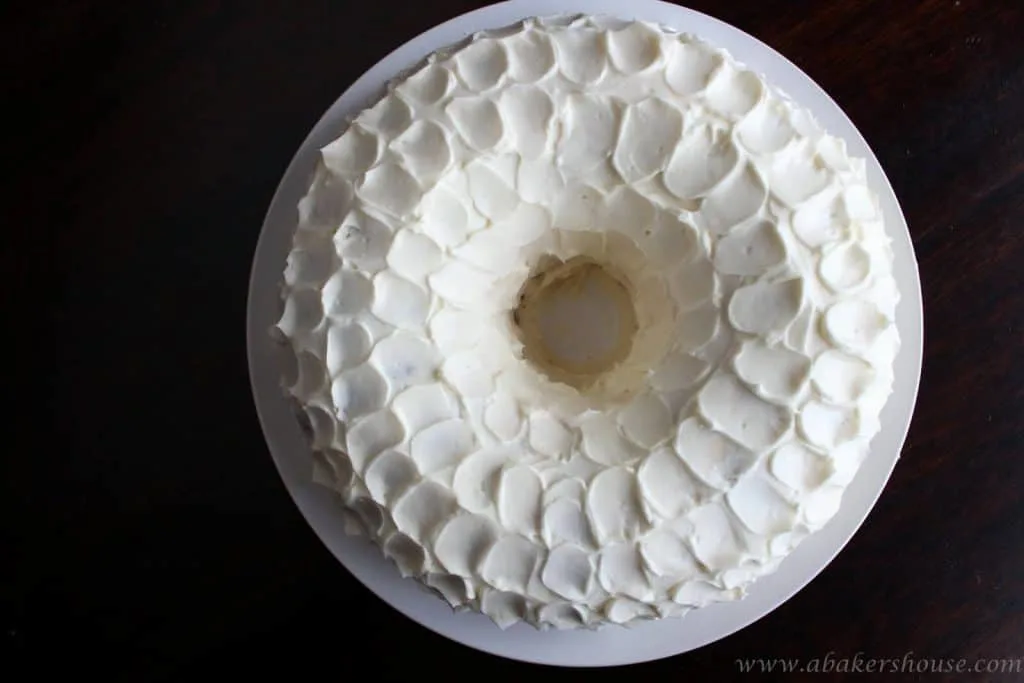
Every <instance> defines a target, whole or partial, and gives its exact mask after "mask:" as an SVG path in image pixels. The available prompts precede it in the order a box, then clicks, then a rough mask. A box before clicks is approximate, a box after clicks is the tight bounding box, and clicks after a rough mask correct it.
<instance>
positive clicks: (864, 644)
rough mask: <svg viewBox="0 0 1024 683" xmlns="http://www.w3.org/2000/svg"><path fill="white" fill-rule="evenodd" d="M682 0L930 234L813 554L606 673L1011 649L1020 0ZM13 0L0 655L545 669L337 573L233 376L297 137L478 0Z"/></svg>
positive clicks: (1022, 568) (1020, 226)
mask: <svg viewBox="0 0 1024 683" xmlns="http://www.w3.org/2000/svg"><path fill="white" fill-rule="evenodd" d="M691 4H692V5H693V6H694V7H695V8H696V9H700V10H703V11H706V12H708V13H711V14H714V15H716V16H718V17H719V18H721V19H723V20H725V21H728V22H730V23H732V24H734V25H736V26H738V27H739V28H741V29H743V30H745V31H747V32H749V33H751V34H753V35H755V36H757V37H758V38H760V39H762V40H764V41H765V42H767V43H768V44H770V45H771V46H773V47H775V48H776V49H778V50H780V51H781V52H782V53H784V54H785V55H787V56H788V57H789V58H790V59H792V60H793V61H794V62H796V63H797V64H798V65H799V66H800V67H801V68H803V69H804V70H805V71H806V72H807V73H808V74H810V76H811V77H813V78H814V79H815V80H817V81H818V82H819V83H820V84H821V85H822V86H823V87H824V88H825V89H826V90H827V91H828V92H829V93H830V94H831V95H832V96H833V97H834V98H835V99H836V100H837V101H838V102H839V104H840V105H841V106H842V107H843V108H844V109H845V110H846V111H847V112H848V113H849V115H850V116H851V118H852V119H853V120H854V122H855V123H856V124H857V125H858V126H859V127H860V129H861V131H863V133H864V135H865V136H866V138H867V139H868V141H869V142H870V144H871V145H872V147H873V148H874V150H875V152H876V154H877V155H878V157H879V159H880V161H881V162H882V165H883V167H884V168H885V169H886V171H887V173H888V174H889V177H890V179H891V180H892V183H893V185H894V186H895V189H896V193H897V194H898V196H899V197H900V199H901V201H902V203H903V207H904V210H905V211H906V215H907V219H908V220H909V222H910V229H911V232H912V233H913V238H914V245H915V248H916V250H917V256H918V259H919V260H920V265H921V276H922V280H923V286H924V300H925V321H926V326H927V330H926V342H925V366H924V375H923V381H922V385H921V395H920V400H919V403H918V407H917V413H916V416H915V418H914V422H913V426H912V428H911V430H910V436H909V439H908V441H907V445H906V448H905V450H904V453H903V457H902V460H901V461H900V462H899V464H898V466H897V468H896V471H895V473H894V475H893V477H892V480H891V482H890V484H889V485H888V487H887V488H886V490H885V492H884V494H883V496H882V498H881V500H880V502H879V503H878V505H877V507H876V508H875V509H874V511H873V512H872V514H871V516H870V518H869V519H868V521H867V523H866V524H865V525H864V527H863V528H862V530H861V531H860V532H859V533H858V534H857V535H856V537H855V538H854V540H853V541H852V542H851V544H850V545H849V546H848V548H847V549H846V550H845V551H843V553H842V554H841V555H840V556H839V558H838V559H837V560H836V561H835V562H834V563H833V564H832V565H831V566H829V568H828V569H826V570H825V571H824V572H823V573H822V574H821V576H820V577H819V578H817V579H816V580H815V581H814V582H813V583H811V585H809V586H808V587H807V588H806V589H805V590H803V591H802V592H801V593H799V594H798V595H797V596H796V597H795V598H793V599H792V600H791V601H789V602H788V603H787V604H785V605H784V606H783V607H781V608H780V609H778V610H777V611H775V612H774V613H772V614H771V615H769V616H768V617H766V618H764V619H763V620H761V621H760V622H758V623H756V624H754V625H753V626H750V627H749V628H747V629H745V630H743V631H742V632H740V633H738V634H736V635H734V636H732V637H730V638H728V639H726V640H724V641H721V642H718V643H716V644H714V645H711V646H708V647H706V648H703V649H701V650H699V651H696V652H693V653H690V654H686V655H683V656H680V657H676V658H673V659H669V660H665V661H662V662H658V663H652V664H647V665H642V666H639V667H636V668H635V669H633V670H631V671H629V672H626V671H616V670H613V671H610V672H605V673H603V674H599V675H602V676H608V677H616V678H615V679H614V680H626V677H629V678H630V679H633V678H634V677H636V678H642V679H647V680H671V681H685V680H711V681H723V680H728V679H730V678H733V677H736V678H739V679H746V678H749V677H750V676H749V675H741V674H740V673H739V672H738V668H737V664H736V660H737V659H738V658H741V657H765V658H778V657H800V658H804V660H805V661H809V660H811V659H812V658H824V657H826V656H827V655H828V654H829V653H832V656H833V657H844V656H849V657H853V656H854V655H856V653H858V652H860V653H862V654H863V656H865V657H875V658H880V657H904V656H906V655H907V653H912V654H911V655H910V656H911V657H913V658H915V659H916V658H920V657H929V658H954V659H956V658H965V659H967V660H968V661H969V662H971V663H972V664H973V662H974V661H975V659H976V658H1008V657H1013V658H1021V657H1024V419H1022V418H1024V416H1022V406H1024V363H1022V361H1021V353H1022V351H1024V345H1022V341H1024V339H1022V333H1024V289H1022V285H1024V280H1022V272H1024V4H1022V3H1019V2H1016V1H1014V0H1002V1H995V0H923V1H919V2H909V1H902V0H859V1H858V0H847V1H844V2H818V1H817V0H800V1H794V0H760V1H759V2H746V1H743V2H740V1H739V0H736V1H723V0H715V1H712V0H701V1H699V2H693V3H691ZM23 5H24V6H23V7H21V8H17V7H12V6H10V5H8V6H6V9H5V10H4V13H5V16H4V19H3V22H2V24H0V25H2V27H3V33H4V38H3V40H0V51H2V55H3V59H4V61H5V66H6V67H7V68H6V69H5V91H6V93H7V96H6V97H5V98H4V107H5V108H7V109H9V110H11V111H12V112H13V113H14V115H15V117H16V119H17V124H16V125H11V124H8V128H7V131H5V132H8V135H9V136H10V138H11V139H10V140H9V142H8V143H7V144H6V145H5V146H4V157H5V167H6V168H7V170H8V173H7V174H5V176H6V177H7V180H6V181H5V182H4V191H5V194H7V195H8V199H7V201H5V202H4V206H5V209H6V210H7V218H6V220H5V221H4V228H5V230H6V231H7V233H8V234H9V235H11V236H15V235H17V236H21V237H26V236H27V237H29V238H30V239H29V241H30V242H31V243H32V244H31V245H30V247H31V248H30V251H28V252H24V251H16V250H14V249H13V248H8V249H5V250H4V252H5V253H4V260H5V262H6V264H5V265H6V266H7V269H6V272H8V273H9V278H8V282H7V285H6V288H7V297H8V300H12V299H14V300H18V301H20V302H23V303H24V302H28V304H29V305H28V308H29V309H32V310H33V311H35V313H36V314H37V315H36V316H35V317H28V318H24V319H23V320H25V321H32V322H31V323H29V322H24V323H19V320H20V319H21V318H8V320H7V321H6V327H5V331H6V334H5V336H6V337H8V339H9V340H11V339H13V340H14V341H15V343H17V344H21V345H23V346H24V349H23V354H26V355H21V356H16V357H14V360H12V361H9V368H8V370H9V372H11V373H12V374H11V375H10V376H9V380H8V384H7V391H8V393H9V395H10V396H11V397H13V398H14V399H16V400H19V401H20V400H22V397H23V396H27V395H28V394H23V393H22V387H24V388H25V389H26V390H28V389H31V388H33V387H40V386H42V387H43V395H42V396H41V397H40V398H39V399H38V400H37V399H35V398H32V399H31V400H29V399H28V398H25V399H24V402H25V403H27V404H28V405H27V406H25V407H27V408H28V410H27V411H26V412H28V413H32V414H34V415H36V416H38V415H40V414H41V415H43V416H44V417H45V418H46V419H47V420H48V421H50V424H47V425H46V427H45V428H44V429H43V430H39V429H38V428H36V429H34V430H32V431H31V432H30V433H29V434H28V435H27V437H28V439H29V440H26V441H18V442H17V443H18V444H19V445H17V446H15V445H14V444H15V441H14V436H13V435H12V436H11V437H10V441H9V443H8V444H7V445H6V446H5V451H7V452H5V456H6V457H5V458H4V459H3V461H4V468H5V470H4V473H3V474H4V476H3V481H2V486H3V490H2V493H3V496H2V504H3V506H4V510H3V523H2V524H3V530H4V538H6V539H7V541H5V542H4V547H3V549H0V558H2V559H0V564H2V565H3V567H4V572H3V573H4V575H5V576H6V577H8V578H5V580H4V581H3V582H2V587H0V590H2V591H3V594H2V596H0V597H2V599H3V602H2V606H3V609H2V613H0V618H2V624H0V626H2V631H0V643H2V650H3V651H4V652H5V653H6V654H2V653H0V662H5V663H9V662H11V661H12V659H10V657H9V655H12V654H13V655H16V657H15V659H14V660H13V661H17V659H20V658H23V659H24V660H25V661H27V662H28V663H29V664H30V665H31V667H32V668H31V669H28V670H25V671H23V672H22V673H21V674H15V676H14V678H23V679H24V680H37V678H38V677H39V676H41V673H42V672H44V671H46V670H48V669H49V668H51V667H58V668H60V667H71V668H70V669H69V671H71V672H73V673H75V674H77V675H85V674H88V673H93V672H95V673H98V674H99V678H100V679H101V680H107V681H113V680H125V681H164V680H167V681H170V680H175V681H176V680H195V679H196V677H197V676H200V677H201V676H202V675H204V674H212V673H217V672H220V673H221V675H229V676H243V675H251V674H253V673H260V672H281V673H287V674H288V675H290V676H292V678H290V679H288V680H300V679H299V677H300V676H306V675H312V674H314V673H317V672H328V673H330V674H332V675H333V676H334V677H335V678H337V679H342V680H344V679H346V678H348V679H351V677H352V675H353V674H352V672H353V670H354V669H353V667H354V666H357V663H358V662H361V661H364V662H368V663H369V664H368V669H369V671H370V672H372V673H373V676H374V678H375V679H376V678H378V677H382V678H383V679H385V680H414V679H413V677H418V676H423V675H425V674H426V673H427V672H442V673H444V672H448V673H451V672H455V673H459V672H464V673H469V672H472V673H473V674H474V675H476V676H481V677H483V676H486V677H491V676H493V675H497V674H508V675H510V676H531V677H532V676H535V675H556V676H564V675H566V672H563V671H558V670H553V669H552V670H542V669H540V668H538V667H531V666H528V665H524V664H518V663H513V662H507V661H503V660H499V659H496V658H492V657H490V656H487V655H484V654H480V653H478V652H475V651H471V650H468V649H465V648H462V647H460V646H457V645H455V644H452V643H450V642H448V641H446V640H444V639H443V638H441V637H439V636H436V635H434V634H432V633H430V632H428V631H427V630H425V629H423V628H421V627H419V626H416V625H414V624H413V623H411V622H409V621H407V620H406V619H404V618H403V617H402V616H400V615H399V614H397V613H396V612H393V611H392V610H391V609H389V608H387V607H385V606H383V605H382V604H381V603H380V602H378V601H377V600H376V599H375V598H374V597H372V596H371V595H370V594H369V593H368V591H366V590H365V589H364V588H362V587H361V586H360V585H359V584H357V583H356V581H355V580H354V579H352V578H351V577H350V576H349V575H348V574H347V573H346V572H345V571H344V570H343V569H342V568H341V567H340V566H339V564H338V563H337V562H336V560H334V558H333V557H332V556H331V555H330V554H329V553H328V552H327V550H326V549H325V548H323V547H322V546H321V545H320V543H319V541H318V540H317V539H316V538H315V537H314V535H313V533H312V531H311V530H310V529H309V528H308V527H307V525H306V523H305V522H304V521H303V519H302V517H301V516H300V515H299V513H298V511H297V510H296V509H295V507H294V506H293V505H292V503H291V500H290V499H289V497H288V495H287V494H286V492H285V490H284V487H283V486H282V484H281V482H280V480H279V479H278V476H277V473H276V471H275V470H274V467H273V465H272V463H271V460H270V458H269V456H268V454H267V449H266V446H265V445H264V443H263V440H262V437H261V435H260V431H259V428H258V426H257V422H256V417H255V413H254V409H253V406H252V401H251V398H250V394H249V386H248V379H247V373H246V364H245V348H244V341H245V340H244V308H245V297H246V286H247V277H248V271H249V264H250V259H251V256H252V253H253V249H254V246H255V244H256V238H257V234H258V232H259V228H260V224H261V221H262V219H263V214H264V212H265V210H266V208H267V205H268V203H269V201H270V197H271V194H272V192H273V191H274V188H275V185H276V183H277V182H278V180H279V178H280V176H281V174H282V172H283V171H284V169H285V166H286V165H287V163H288V161H289V159H290V157H291V155H292V153H293V152H294V151H295V149H296V148H297V147H298V145H299V143H300V142H301V141H302V139H303V138H304V136H305V135H306V133H307V132H308V131H309V129H310V128H311V127H312V125H313V124H314V123H315V122H316V120H317V119H318V117H319V116H320V115H321V114H322V113H323V112H324V110H325V109H326V108H327V107H328V105H329V104H330V103H331V102H332V101H333V100H334V99H335V98H336V97H337V96H338V95H339V94H340V93H341V92H342V91H343V90H344V89H345V88H346V87H347V86H348V85H349V84H350V83H351V82H352V81H353V80H355V79H356V78H357V77H358V76H359V75H360V74H361V73H362V72H363V71H364V70H365V69H367V68H368V67H370V66H371V65H372V64H373V63H375V62H376V61H377V60H378V59H380V58H381V57H383V56H384V55H385V54H386V53H387V52H389V51H390V50H391V49H392V48H393V47H395V46H397V45H398V44H400V43H402V42H404V41H405V40H407V39H409V38H411V37H413V36H414V35H416V34H418V33H420V32H421V31H423V30H425V29H427V28H429V27H430V26H432V25H434V24H436V23H438V22H440V21H442V20H444V19H448V18H450V17H452V16H455V15H456V14H459V13H461V12H463V11H466V10H469V9H473V8H474V7H476V6H478V3H475V2H459V1H457V0H432V1H430V2H406V1H404V0H403V2H397V1H395V2H386V1H381V2H358V3H351V2H343V1H341V0H331V1H326V0H325V1H313V0H306V1H302V2H298V1H296V2H284V1H281V2H226V1H222V2H216V1H211V0H193V1H188V2H185V1H176V2H172V1H155V0H154V1H152V2H114V1H109V2H105V3H104V2H99V1H98V0H92V1H73V2H61V3H38V4H35V5H31V4H29V3H23ZM11 132H13V135H10V133H11ZM12 172H13V177H12V175H11V173H12ZM36 266H38V267H39V268H40V269H41V270H42V271H43V273H42V274H32V275H30V269H33V270H34V267H36ZM51 292H52V293H51ZM40 312H43V318H44V319H43V320H40V321H38V325H37V324H36V322H35V318H36V317H38V314H39V313H40ZM51 326H52V327H51ZM51 341H52V342H53V344H54V345H55V347H51V346H50V342H51ZM53 354H55V355H53ZM19 371H26V372H27V373H28V378H27V379H26V381H25V382H24V383H20V382H19V383H15V382H14V380H13V378H14V377H15V376H16V375H17V374H19ZM41 372H45V374H46V377H45V379H46V380H49V381H48V382H43V383H42V384H40V382H39V379H40V377H39V375H40V373H41ZM25 423H26V424H27V423H28V421H27V420H26V421H25ZM17 426H18V425H15V428H17ZM222 667H223V670H221V668H222ZM3 668H4V670H5V672H6V673H5V674H4V678H5V679H7V680H12V679H11V678H9V677H8V674H9V673H10V672H12V671H15V669H12V668H9V667H7V666H4V667H3ZM1020 676H1024V673H1022V674H1020ZM842 677H843V676H841V675H837V676H836V678H842ZM854 677H855V678H860V679H862V680H869V679H871V678H872V677H871V676H865V675H860V676H854ZM815 678H816V679H821V680H826V679H827V678H828V677H826V676H818V677H815ZM927 678H928V680H943V679H945V678H947V676H944V675H935V676H928V677H927ZM952 678H955V679H957V680H961V679H965V677H963V676H954V677H952ZM966 678H971V677H966ZM997 678H1000V677H999V676H996V675H988V676H986V675H980V676H977V675H976V676H974V677H973V679H974V680H982V679H984V680H996V679H997ZM1005 678H1006V679H1007V680H1009V679H1010V678H1011V677H1010V676H1005ZM232 680H233V679H232ZM323 680H330V679H323Z"/></svg>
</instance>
